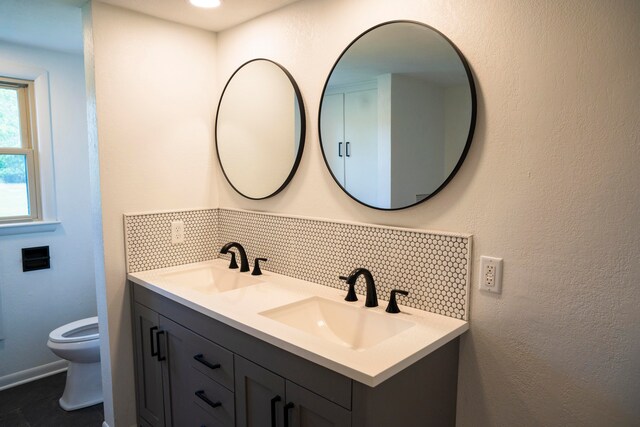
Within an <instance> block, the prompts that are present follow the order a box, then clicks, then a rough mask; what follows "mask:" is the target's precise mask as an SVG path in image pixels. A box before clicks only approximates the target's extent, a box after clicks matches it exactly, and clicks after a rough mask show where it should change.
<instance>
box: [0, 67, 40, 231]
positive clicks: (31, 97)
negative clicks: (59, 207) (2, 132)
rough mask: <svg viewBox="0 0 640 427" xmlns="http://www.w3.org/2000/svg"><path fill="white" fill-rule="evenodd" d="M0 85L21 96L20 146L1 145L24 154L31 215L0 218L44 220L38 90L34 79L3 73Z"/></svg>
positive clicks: (0, 219)
mask: <svg viewBox="0 0 640 427" xmlns="http://www.w3.org/2000/svg"><path fill="white" fill-rule="evenodd" d="M0 87H2V88H8V89H14V90H16V93H17V95H18V108H19V113H20V133H21V135H20V139H21V143H22V146H21V147H20V148H10V147H0V154H9V155H24V156H25V157H26V166H27V191H28V196H29V213H30V214H29V215H20V216H13V217H0V224H6V223H14V222H28V221H40V220H42V209H41V205H42V203H41V200H42V199H41V196H40V177H39V173H38V170H39V168H38V167H37V165H38V135H37V132H36V121H35V116H36V114H35V90H34V82H33V80H23V79H15V78H8V77H4V76H0Z"/></svg>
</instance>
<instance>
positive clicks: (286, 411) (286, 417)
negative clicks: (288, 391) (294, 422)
mask: <svg viewBox="0 0 640 427" xmlns="http://www.w3.org/2000/svg"><path fill="white" fill-rule="evenodd" d="M294 406H295V405H294V404H293V402H289V403H287V404H286V405H284V408H283V409H284V427H289V409H291V408H293V407H294Z"/></svg>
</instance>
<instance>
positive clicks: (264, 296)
mask: <svg viewBox="0 0 640 427" xmlns="http://www.w3.org/2000/svg"><path fill="white" fill-rule="evenodd" d="M227 265H228V261H227V260H222V259H217V260H213V261H205V262H200V263H195V264H189V265H184V266H177V267H169V268H163V269H158V270H150V271H145V272H139V273H130V274H128V276H127V278H128V279H129V280H130V281H132V282H135V283H137V284H139V285H141V286H143V287H145V288H147V289H150V290H152V291H154V292H157V293H158V294H160V295H162V296H165V297H167V298H169V299H171V300H173V301H175V302H178V303H180V304H183V305H185V306H187V307H189V308H191V309H193V310H195V311H197V312H200V313H202V314H204V315H206V316H209V317H211V318H213V319H216V320H218V321H220V322H222V323H225V324H227V325H229V326H232V327H234V328H236V329H239V330H241V331H242V332H245V333H247V334H249V335H252V336H254V337H256V338H259V339H261V340H263V341H266V342H268V343H270V344H273V345H275V346H277V347H280V348H282V349H284V350H287V351H289V352H291V353H293V354H295V355H298V356H300V357H303V358H305V359H307V360H310V361H312V362H314V363H317V364H319V365H321V366H324V367H326V368H328V369H331V370H333V371H336V372H338V373H340V374H343V375H345V376H347V377H349V378H352V379H354V380H356V381H359V382H361V383H363V384H366V385H368V386H371V387H375V386H376V385H378V384H380V383H381V382H383V381H384V380H386V379H388V378H390V377H391V376H393V375H395V374H396V373H398V372H400V371H401V370H403V369H404V368H406V367H408V366H409V365H411V364H412V363H414V362H416V361H417V360H419V359H421V358H422V357H424V356H426V355H428V354H429V353H431V352H433V351H435V350H436V349H438V348H439V347H441V346H442V345H444V344H446V343H447V342H449V341H451V340H452V339H454V338H456V337H457V336H459V335H461V334H462V333H464V332H465V331H466V330H468V329H469V323H468V322H465V321H463V320H458V319H454V318H451V317H447V316H442V315H439V314H434V313H429V312H426V311H422V310H417V309H414V308H410V307H405V306H402V305H399V307H400V310H401V313H398V314H389V313H385V311H384V310H385V308H386V301H383V300H379V306H378V307H374V308H365V307H364V301H365V298H364V297H363V296H361V295H359V298H358V299H359V300H358V301H357V302H345V301H344V297H345V296H346V289H345V290H340V289H334V288H331V287H328V286H322V285H318V284H316V283H311V282H307V281H304V280H299V279H294V278H291V277H288V276H284V275H281V274H277V273H271V272H269V271H265V270H262V272H263V274H262V275H261V276H250V277H255V279H256V281H257V282H258V283H257V284H255V285H252V286H247V287H244V288H239V289H234V290H229V291H225V292H217V293H213V292H210V291H209V292H207V291H206V290H203V289H202V288H198V286H197V284H194V286H190V285H185V284H176V283H174V282H172V281H169V280H165V279H163V275H166V274H167V273H172V272H179V271H181V270H182V271H184V270H187V269H192V268H194V267H213V268H225V269H226V268H227ZM232 274H238V275H243V276H244V275H247V276H249V274H250V273H239V272H238V270H235V271H233V272H232ZM345 287H346V285H345ZM313 296H319V297H323V298H326V299H329V300H332V301H336V302H341V303H344V304H346V305H349V306H351V307H354V306H355V307H359V308H361V309H362V310H373V311H375V312H379V313H382V314H383V315H385V316H393V317H394V318H397V319H404V320H408V321H410V322H413V323H414V324H415V325H414V326H412V327H410V328H408V329H406V330H404V331H402V332H400V333H398V334H397V335H395V336H393V337H391V338H389V339H387V340H385V341H382V342H380V343H379V344H377V345H375V346H372V347H369V348H364V349H357V350H354V349H352V348H349V347H347V346H343V345H340V344H337V343H334V342H330V341H327V340H325V339H322V338H320V337H317V336H314V335H311V334H309V333H307V332H304V331H301V330H298V329H296V328H294V327H291V326H288V325H285V324H283V323H280V322H278V321H276V320H272V319H270V318H267V317H265V316H263V315H261V314H259V313H262V312H264V311H266V310H270V309H273V308H277V307H280V306H283V305H286V304H291V303H294V302H296V301H301V300H305V299H307V298H310V297H313ZM406 298H411V294H409V296H408V297H406Z"/></svg>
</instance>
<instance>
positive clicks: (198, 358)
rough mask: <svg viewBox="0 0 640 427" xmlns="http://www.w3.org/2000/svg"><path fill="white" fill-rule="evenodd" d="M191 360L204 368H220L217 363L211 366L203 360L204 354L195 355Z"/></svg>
mask: <svg viewBox="0 0 640 427" xmlns="http://www.w3.org/2000/svg"><path fill="white" fill-rule="evenodd" d="M193 358H194V359H195V360H197V361H198V362H200V363H202V364H203V365H204V366H206V367H207V368H209V369H218V368H219V367H220V364H219V363H216V364H213V363H210V362H207V361H206V360H204V354H202V353H198V354H196V355H195V356H193Z"/></svg>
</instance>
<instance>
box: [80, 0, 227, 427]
mask: <svg viewBox="0 0 640 427" xmlns="http://www.w3.org/2000/svg"><path fill="white" fill-rule="evenodd" d="M90 6H91V7H86V8H85V9H84V13H85V21H86V22H87V24H89V26H88V27H87V28H86V29H85V33H86V34H87V35H88V36H89V37H90V39H89V40H86V41H85V49H86V50H87V52H86V53H85V55H87V56H88V57H90V58H91V59H90V60H92V61H93V62H92V63H89V65H90V66H89V68H90V69H92V71H93V73H92V74H93V75H91V76H89V75H88V76H87V79H88V80H89V82H90V84H89V88H90V90H89V95H90V101H92V97H95V106H96V121H97V147H98V151H99V153H98V154H99V166H100V191H101V203H102V220H103V226H102V232H103V236H104V268H105V275H106V279H105V280H106V290H105V295H104V301H101V307H102V308H104V310H105V311H106V312H108V328H109V345H110V348H108V349H103V350H104V351H108V352H109V354H110V359H111V371H112V372H111V376H110V377H108V378H106V379H103V384H105V383H107V385H110V388H112V390H113V396H107V397H106V399H108V401H106V402H105V420H106V422H107V423H108V424H109V425H110V426H111V427H114V426H127V425H133V424H134V423H135V399H134V378H133V349H132V341H131V340H132V338H131V323H130V305H129V299H128V298H129V294H128V288H127V287H126V272H125V264H124V233H123V217H122V215H123V214H124V213H125V212H141V211H152V210H170V209H188V208H202V207H204V208H206V207H215V206H217V197H216V190H215V189H216V183H215V181H214V178H212V169H213V167H214V164H217V160H216V158H215V148H214V141H213V122H214V117H215V110H216V107H217V101H218V99H217V98H218V92H217V90H216V83H217V77H216V70H215V62H214V58H215V55H216V36H215V34H213V33H209V32H206V31H202V30H197V29H193V28H189V27H185V26H183V25H179V24H173V23H169V22H167V21H163V20H160V19H155V18H151V17H148V16H145V15H142V14H138V13H134V12H130V11H126V10H124V9H120V8H116V7H113V6H109V5H106V4H103V3H100V2H99V1H94V2H92V3H91V5H90ZM87 14H88V15H90V16H87ZM94 124H95V123H94ZM216 167H217V166H216ZM93 172H94V173H96V171H95V170H94V171H93ZM96 204H97V201H96ZM167 227H169V224H167Z"/></svg>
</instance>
